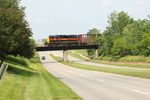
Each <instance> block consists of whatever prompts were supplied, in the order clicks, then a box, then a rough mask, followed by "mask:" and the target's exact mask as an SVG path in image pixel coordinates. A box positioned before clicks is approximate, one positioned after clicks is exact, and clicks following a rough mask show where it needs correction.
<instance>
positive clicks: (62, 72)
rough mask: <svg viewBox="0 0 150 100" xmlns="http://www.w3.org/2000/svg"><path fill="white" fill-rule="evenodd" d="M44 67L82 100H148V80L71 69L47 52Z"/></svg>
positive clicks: (149, 94) (149, 82)
mask: <svg viewBox="0 0 150 100" xmlns="http://www.w3.org/2000/svg"><path fill="white" fill-rule="evenodd" d="M39 54H40V56H45V57H46V60H45V61H42V63H43V65H44V67H45V68H46V69H47V70H48V71H49V72H50V73H52V74H53V75H54V76H56V77H57V78H58V79H60V80H61V81H62V82H64V83H65V84H67V85H68V86H69V87H70V88H71V89H72V90H74V91H75V92H76V93H77V94H78V95H79V96H81V97H82V98H84V100H150V80H148V79H142V78H134V77H129V76H122V75H115V74H108V73H103V72H96V71H88V70H82V69H77V68H72V67H69V66H66V65H63V64H61V63H59V62H56V61H55V60H54V59H52V58H51V57H50V56H49V55H48V52H40V53H39Z"/></svg>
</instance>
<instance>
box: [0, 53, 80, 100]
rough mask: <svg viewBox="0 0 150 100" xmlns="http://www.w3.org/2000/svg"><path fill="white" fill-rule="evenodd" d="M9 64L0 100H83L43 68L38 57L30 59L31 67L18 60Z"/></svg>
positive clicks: (0, 90) (0, 92) (2, 84)
mask: <svg viewBox="0 0 150 100" xmlns="http://www.w3.org/2000/svg"><path fill="white" fill-rule="evenodd" d="M17 59H18V58H17ZM7 63H8V64H9V68H8V70H7V73H6V74H5V77H4V78H3V79H2V80H0V100H81V98H80V97H79V96H78V95H76V94H75V93H74V92H73V91H72V90H71V89H70V88H69V87H67V86H66V85H65V84H63V83H62V82H61V81H60V80H58V79H57V78H55V77H54V76H52V75H51V74H50V73H48V72H47V71H46V70H45V69H44V68H43V66H42V64H41V63H40V60H39V57H38V55H36V56H35V57H34V58H32V59H30V64H29V66H25V65H23V64H19V63H18V60H17V61H16V62H11V61H7Z"/></svg>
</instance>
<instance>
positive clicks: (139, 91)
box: [132, 89, 149, 94]
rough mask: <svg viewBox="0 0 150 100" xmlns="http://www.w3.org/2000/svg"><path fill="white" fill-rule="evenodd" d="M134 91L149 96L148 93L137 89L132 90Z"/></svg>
mask: <svg viewBox="0 0 150 100" xmlns="http://www.w3.org/2000/svg"><path fill="white" fill-rule="evenodd" d="M132 91H135V92H138V93H142V94H149V93H147V92H144V91H141V90H137V89H132Z"/></svg>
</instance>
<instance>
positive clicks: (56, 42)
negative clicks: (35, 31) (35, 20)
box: [36, 34, 101, 61]
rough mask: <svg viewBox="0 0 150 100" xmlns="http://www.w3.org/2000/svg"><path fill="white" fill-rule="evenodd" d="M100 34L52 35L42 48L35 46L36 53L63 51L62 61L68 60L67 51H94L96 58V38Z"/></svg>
mask: <svg viewBox="0 0 150 100" xmlns="http://www.w3.org/2000/svg"><path fill="white" fill-rule="evenodd" d="M99 37H101V34H79V35H52V36H50V37H49V39H48V41H49V42H46V44H45V43H43V44H45V45H43V46H37V48H36V51H55V50H63V59H64V61H67V60H68V52H67V50H77V49H95V57H98V43H97V41H96V39H97V38H99Z"/></svg>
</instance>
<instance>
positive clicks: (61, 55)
mask: <svg viewBox="0 0 150 100" xmlns="http://www.w3.org/2000/svg"><path fill="white" fill-rule="evenodd" d="M47 53H49V54H53V55H55V56H59V57H63V53H62V51H50V52H47ZM68 59H69V61H73V62H77V63H81V64H87V65H93V66H100V67H111V68H123V69H136V70H150V69H147V68H135V67H133V68H131V67H127V66H126V67H121V66H112V65H106V64H98V63H94V62H90V61H84V60H81V59H77V58H75V57H72V56H69V55H68Z"/></svg>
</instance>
